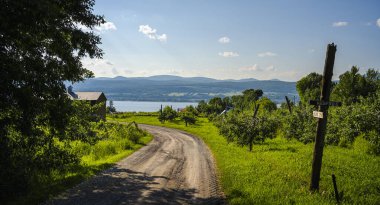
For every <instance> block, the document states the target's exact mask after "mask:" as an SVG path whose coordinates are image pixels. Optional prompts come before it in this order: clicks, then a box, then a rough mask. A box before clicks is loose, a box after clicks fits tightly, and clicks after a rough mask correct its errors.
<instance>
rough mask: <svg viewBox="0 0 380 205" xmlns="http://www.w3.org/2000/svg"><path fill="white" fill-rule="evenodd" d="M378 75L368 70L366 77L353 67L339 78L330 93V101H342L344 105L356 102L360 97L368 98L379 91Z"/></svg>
mask: <svg viewBox="0 0 380 205" xmlns="http://www.w3.org/2000/svg"><path fill="white" fill-rule="evenodd" d="M379 81H380V74H379V72H378V71H375V70H374V69H369V70H368V71H367V74H366V75H361V74H360V73H359V68H358V67H356V66H353V67H352V68H351V70H350V71H347V72H345V73H343V74H342V75H340V76H339V83H338V84H337V85H336V86H335V88H334V89H333V92H332V99H335V100H339V101H342V102H343V103H344V104H345V105H350V104H352V103H355V102H358V101H359V98H360V97H364V98H366V97H368V96H370V95H373V94H374V93H376V90H377V89H379V88H380V87H379Z"/></svg>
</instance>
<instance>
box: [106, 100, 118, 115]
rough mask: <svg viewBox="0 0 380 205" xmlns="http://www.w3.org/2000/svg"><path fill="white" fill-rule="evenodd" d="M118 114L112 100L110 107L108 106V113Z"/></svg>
mask: <svg viewBox="0 0 380 205" xmlns="http://www.w3.org/2000/svg"><path fill="white" fill-rule="evenodd" d="M113 112H116V108H115V106H113V100H110V105H109V106H107V113H113Z"/></svg>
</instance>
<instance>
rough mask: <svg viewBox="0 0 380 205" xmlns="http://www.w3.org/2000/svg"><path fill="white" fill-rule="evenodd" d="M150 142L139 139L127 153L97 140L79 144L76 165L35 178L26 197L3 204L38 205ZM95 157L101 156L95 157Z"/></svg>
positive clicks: (145, 139) (149, 138)
mask: <svg viewBox="0 0 380 205" xmlns="http://www.w3.org/2000/svg"><path fill="white" fill-rule="evenodd" d="M152 139H153V136H152V135H150V134H148V135H147V136H144V137H142V138H140V140H139V141H140V142H139V143H138V144H133V143H131V144H130V145H131V146H130V147H129V148H128V149H122V148H119V146H116V145H118V144H116V145H115V143H114V141H112V140H100V141H98V142H97V144H96V145H93V146H90V145H88V144H86V143H83V144H84V145H86V146H83V147H79V148H80V149H81V151H83V152H88V153H87V154H84V155H83V156H82V157H81V161H80V164H79V165H76V166H73V167H66V168H65V169H66V170H62V171H58V170H57V171H54V172H52V173H49V174H41V175H38V177H36V179H35V180H34V182H33V183H32V187H31V188H30V191H29V192H28V194H27V195H26V196H20V197H19V198H17V199H16V200H12V201H11V202H6V204H39V203H41V202H43V201H45V200H47V199H48V198H50V197H53V196H55V195H57V194H59V193H60V192H62V191H65V190H66V189H69V188H71V187H73V186H75V185H76V184H79V183H80V182H82V181H84V180H86V179H88V178H90V177H92V176H94V175H95V174H97V173H99V172H100V171H102V170H105V169H107V168H110V167H111V166H113V165H114V164H115V163H116V162H118V161H120V160H121V159H123V158H125V157H127V156H129V155H130V154H132V153H133V152H135V151H136V150H138V149H140V148H141V147H143V146H144V145H146V144H147V143H149V142H150V141H151V140H152ZM100 145H101V146H100ZM99 153H102V154H101V155H99ZM0 204H1V203H0Z"/></svg>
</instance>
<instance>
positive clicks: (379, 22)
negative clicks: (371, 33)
mask: <svg viewBox="0 0 380 205" xmlns="http://www.w3.org/2000/svg"><path fill="white" fill-rule="evenodd" d="M376 24H377V26H378V27H380V18H378V19H377V21H376Z"/></svg>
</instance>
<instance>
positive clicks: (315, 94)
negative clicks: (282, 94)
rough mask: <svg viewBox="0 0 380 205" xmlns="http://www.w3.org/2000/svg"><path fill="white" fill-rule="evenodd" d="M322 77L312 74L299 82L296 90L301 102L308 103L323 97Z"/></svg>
mask: <svg viewBox="0 0 380 205" xmlns="http://www.w3.org/2000/svg"><path fill="white" fill-rule="evenodd" d="M321 83H322V75H320V74H318V73H310V74H309V75H307V76H305V77H303V78H301V80H299V81H297V84H296V88H297V92H298V94H299V95H300V98H301V101H302V102H303V103H305V104H306V103H307V102H308V101H309V100H316V99H319V96H320V95H321Z"/></svg>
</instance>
